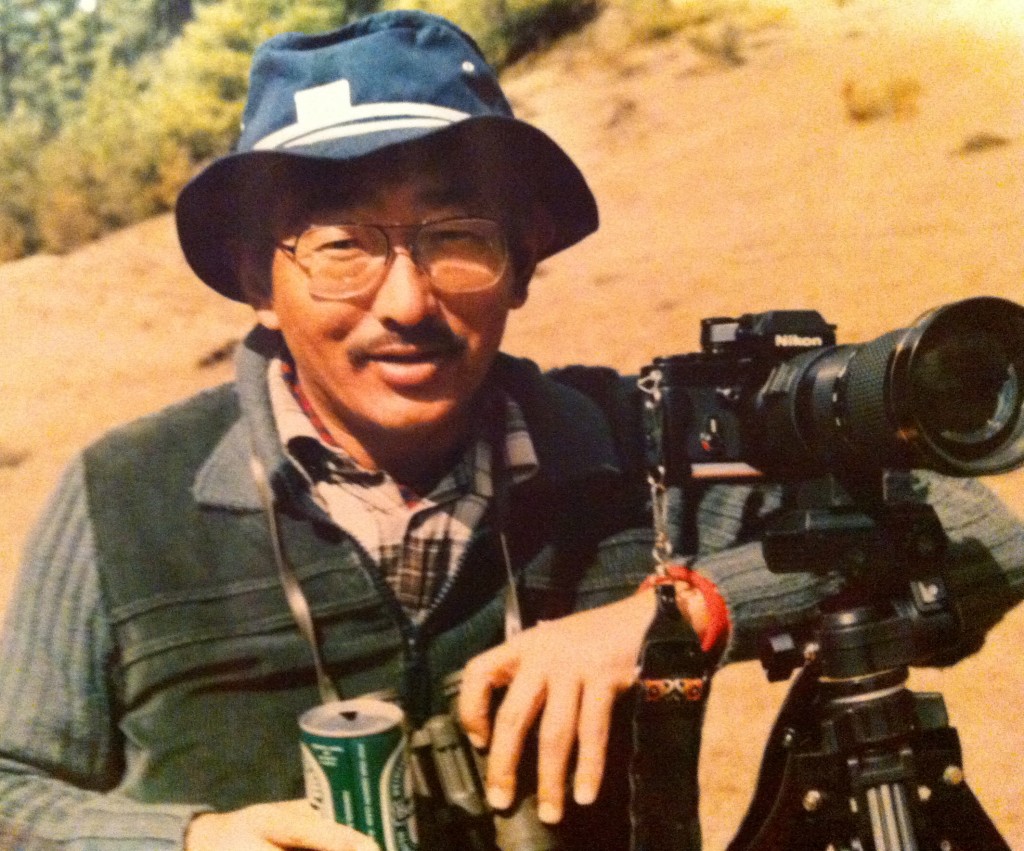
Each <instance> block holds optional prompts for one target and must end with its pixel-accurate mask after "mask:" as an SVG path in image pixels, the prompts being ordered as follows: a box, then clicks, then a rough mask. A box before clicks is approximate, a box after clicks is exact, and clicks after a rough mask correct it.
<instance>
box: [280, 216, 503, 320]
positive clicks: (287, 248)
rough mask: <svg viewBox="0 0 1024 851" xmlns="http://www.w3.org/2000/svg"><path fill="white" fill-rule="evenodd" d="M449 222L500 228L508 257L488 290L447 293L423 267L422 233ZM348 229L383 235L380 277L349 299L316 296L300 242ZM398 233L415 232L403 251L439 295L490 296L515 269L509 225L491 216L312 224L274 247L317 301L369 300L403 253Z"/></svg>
mask: <svg viewBox="0 0 1024 851" xmlns="http://www.w3.org/2000/svg"><path fill="white" fill-rule="evenodd" d="M448 222H486V223H488V224H491V225H494V226H495V227H496V229H497V234H498V237H499V238H500V240H501V248H502V252H503V255H504V256H503V263H502V266H501V268H500V269H499V270H498V271H497V272H496V273H495V275H494V280H493V281H491V282H490V283H489V284H487V285H486V286H481V287H475V288H473V289H469V290H445V289H444V288H443V287H439V286H438V285H437V283H436V282H435V281H434V278H433V276H432V275H431V273H430V271H429V270H428V269H426V268H425V267H424V266H423V265H422V263H421V262H420V260H419V259H418V258H417V256H416V255H417V251H416V242H417V240H418V238H419V233H420V231H422V230H423V229H424V228H427V227H431V226H433V225H442V224H445V223H448ZM345 227H365V228H372V229H374V230H377V231H379V232H380V233H381V234H383V236H384V240H385V244H386V246H387V253H386V254H385V255H384V264H383V265H382V266H381V270H380V276H379V278H378V279H377V280H376V281H374V282H373V283H372V284H369V285H367V286H366V287H364V288H363V289H360V290H357V291H354V292H352V293H350V294H348V295H344V296H325V295H322V294H319V293H315V292H314V291H313V287H312V283H313V280H314V276H313V272H312V271H311V270H310V269H308V268H306V266H305V265H304V264H303V263H302V262H301V261H300V260H299V257H298V245H299V242H300V241H301V240H302V238H303V237H304V236H305V235H306V234H307V233H309V232H310V231H313V230H317V229H320V228H345ZM396 230H399V231H410V232H411V234H410V236H409V237H407V238H406V239H405V241H404V245H403V246H401V247H405V248H406V254H407V256H408V257H409V259H410V260H412V262H413V264H414V265H415V266H416V268H417V269H419V270H420V272H421V273H422V274H423V275H424V276H425V277H426V278H427V279H428V280H429V281H430V286H431V288H432V289H434V290H435V291H436V292H439V293H442V294H444V295H462V294H469V293H480V292H486V291H487V290H489V289H492V288H493V287H495V286H496V285H497V284H498V282H499V281H501V279H502V277H503V276H504V275H505V273H506V272H507V271H508V270H509V267H510V266H511V265H512V255H513V246H512V241H511V240H510V238H509V234H508V228H507V225H506V224H505V223H504V222H503V221H501V220H499V219H495V218H491V217H489V216H446V217H444V218H440V219H428V220H427V221H424V222H417V223H413V224H400V223H397V222H396V223H388V224H381V223H377V222H336V223H334V224H321V223H311V224H309V225H307V226H306V227H304V228H303V229H302V230H301V231H300V232H299V233H298V234H297V235H296V236H295V237H294V242H293V243H291V244H289V243H287V242H284V241H280V240H279V241H277V242H275V243H274V247H275V249H280V250H281V251H284V252H285V254H287V255H288V256H289V257H290V258H291V259H292V261H293V262H294V263H295V265H296V266H298V267H299V268H300V269H301V270H302V271H303V272H304V273H305V275H306V277H307V278H309V281H310V284H311V286H310V294H311V295H313V296H314V297H315V298H318V299H321V300H324V301H349V300H351V299H356V298H360V297H361V296H365V295H368V294H369V293H372V292H374V291H375V290H376V289H378V288H379V287H380V286H381V285H382V284H383V283H384V280H385V279H386V278H387V274H388V270H389V269H390V268H391V265H392V263H393V262H394V259H395V257H396V256H397V254H398V253H399V252H398V251H397V250H396V245H395V242H394V240H393V239H392V237H391V232H392V231H396Z"/></svg>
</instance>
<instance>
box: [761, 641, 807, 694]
mask: <svg viewBox="0 0 1024 851" xmlns="http://www.w3.org/2000/svg"><path fill="white" fill-rule="evenodd" d="M759 656H760V658H761V665H762V667H763V668H764V670H765V675H766V676H767V677H768V681H769V682H772V683H778V682H782V681H783V680H788V679H789V678H790V675H791V674H792V673H793V671H795V670H796V669H797V668H800V667H802V666H803V664H804V658H805V657H804V650H803V647H801V646H800V645H799V644H798V643H797V640H796V638H795V637H794V636H793V635H792V634H791V633H788V632H775V633H769V634H768V635H766V636H765V637H764V639H763V641H762V646H761V652H760V654H759Z"/></svg>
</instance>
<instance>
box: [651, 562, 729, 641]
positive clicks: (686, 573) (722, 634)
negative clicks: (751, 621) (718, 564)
mask: <svg viewBox="0 0 1024 851" xmlns="http://www.w3.org/2000/svg"><path fill="white" fill-rule="evenodd" d="M677 582H681V583H684V584H686V585H689V586H690V587H691V588H695V589H696V590H697V591H699V592H700V594H701V596H702V597H703V598H704V605H705V606H706V608H707V615H708V625H707V628H706V629H705V630H704V634H703V635H702V636H701V640H700V646H701V649H702V650H703V651H704V652H705V653H710V652H711V651H712V650H713V649H714V648H716V647H717V646H718V644H719V642H722V641H724V640H725V639H726V637H727V636H728V635H729V630H730V626H731V625H730V623H729V607H728V606H726V604H725V599H724V598H723V597H722V595H721V594H720V593H719V591H718V586H716V585H715V583H714V582H712V581H711V580H710V579H708V578H707V577H706V576H704V575H703V574H700V573H698V572H697V571H696V570H693V569H691V568H689V567H687V566H686V565H685V564H667V565H665V573H664V574H659V573H652V574H651V575H650V576H648V577H647V578H646V579H645V580H644V581H643V582H642V583H641V584H640V589H641V590H646V589H648V588H654V587H655V586H656V585H667V584H669V583H671V584H673V585H674V584H675V583H677Z"/></svg>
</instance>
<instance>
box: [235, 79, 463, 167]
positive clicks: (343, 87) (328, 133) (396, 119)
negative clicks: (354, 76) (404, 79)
mask: <svg viewBox="0 0 1024 851" xmlns="http://www.w3.org/2000/svg"><path fill="white" fill-rule="evenodd" d="M295 117H296V122H295V123H294V124H290V125H288V126H287V127H282V128H281V129H280V130H276V131H274V132H273V133H271V134H269V135H268V136H264V137H263V138H262V139H260V140H259V141H258V142H256V144H255V145H253V149H254V150H273V149H275V148H291V147H295V146H298V145H311V144H313V143H315V142H322V141H326V140H329V139H340V138H342V137H345V136H361V135H365V134H367V133H379V132H382V131H385V130H395V129H405V128H417V127H419V128H430V127H444V126H446V125H449V124H454V123H455V122H456V121H462V120H463V119H465V118H469V114H468V113H465V112H461V111H460V110H457V109H450V108H448V107H445V106H435V105H434V104H429V103H408V102H400V103H368V104H360V105H359V106H354V105H353V104H352V88H351V86H350V85H349V82H348V80H335V81H334V82H333V83H325V84H324V85H322V86H316V87H314V88H311V89H303V90H302V91H298V92H296V93H295Z"/></svg>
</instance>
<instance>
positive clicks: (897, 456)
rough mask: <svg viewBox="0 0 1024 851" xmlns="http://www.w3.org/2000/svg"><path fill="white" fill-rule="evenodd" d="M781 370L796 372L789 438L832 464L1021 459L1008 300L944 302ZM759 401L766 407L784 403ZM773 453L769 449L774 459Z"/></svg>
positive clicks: (1022, 351)
mask: <svg viewBox="0 0 1024 851" xmlns="http://www.w3.org/2000/svg"><path fill="white" fill-rule="evenodd" d="M783 369H785V370H786V371H789V372H790V374H791V375H792V373H793V372H796V373H798V376H793V378H795V380H790V381H788V382H787V386H788V387H789V394H788V395H789V399H788V404H787V405H786V406H785V407H786V408H787V409H788V417H789V419H790V425H791V426H792V428H793V429H794V430H795V434H794V435H791V437H798V440H793V441H791V442H792V443H793V444H794V445H796V444H799V445H800V447H801V448H800V451H801V452H807V453H810V454H811V455H813V456H814V457H816V458H818V459H819V460H821V461H823V462H824V464H825V465H826V466H827V467H837V466H838V467H842V468H847V469H849V468H851V467H853V468H863V467H868V468H877V467H886V466H891V467H904V468H908V467H924V468H929V469H934V470H937V471H939V472H942V473H945V474H947V475H954V476H981V475H990V474H994V473H1003V472H1007V471H1009V470H1012V469H1014V468H1015V467H1017V466H1019V465H1020V464H1021V463H1022V462H1024V308H1022V307H1021V306H1020V305H1017V304H1015V303H1014V302H1012V301H1008V300H1006V299H1001V298H993V297H979V298H971V299H966V300H964V301H960V302H956V303H954V304H950V305H945V306H943V307H939V308H936V309H935V310H932V311H930V312H928V313H926V314H924V315H923V316H921V317H920V318H919V319H918V320H917V321H916V322H915V323H914V324H913V325H911V326H909V327H908V328H903V329H900V330H898V331H892V332H889V333H888V334H885V335H883V336H881V337H879V338H877V339H876V340H873V341H871V342H869V343H864V344H862V345H856V346H836V347H831V348H825V349H821V350H817V351H812V352H807V353H805V354H802V355H799V356H797V357H796V358H794V359H793V361H791V362H789V363H788V364H785V365H784V366H783ZM770 383H771V382H770ZM776 383H777V382H776ZM761 398H762V401H763V402H765V406H764V408H765V410H766V411H767V410H768V409H769V408H775V407H777V403H778V400H774V402H772V401H770V400H768V399H767V396H766V395H765V394H762V396H761ZM773 419H774V423H775V424H776V425H777V424H778V421H779V419H778V411H777V410H776V413H775V415H774V417H773ZM776 434H778V432H776ZM782 439H783V440H784V439H785V438H782ZM778 448H779V447H777V446H776V447H774V450H773V451H770V452H769V454H770V455H773V456H775V457H776V458H778Z"/></svg>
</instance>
